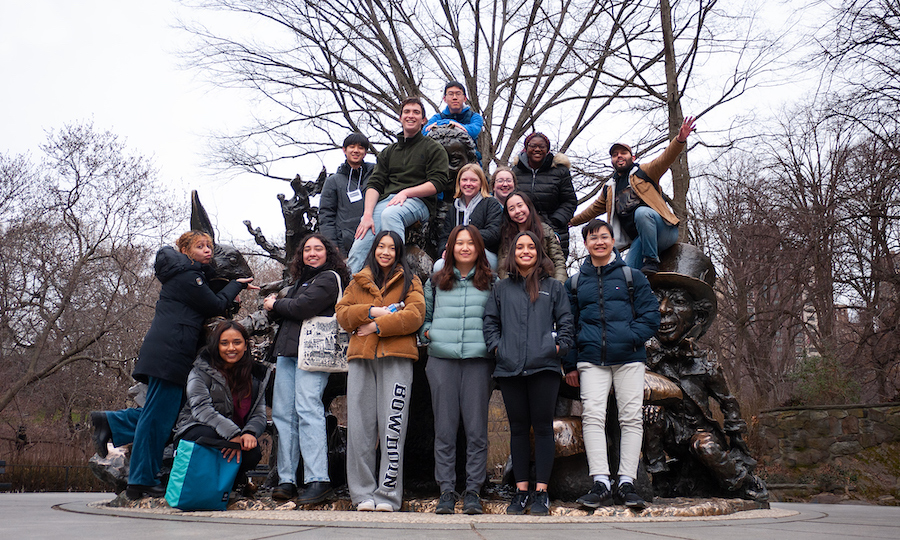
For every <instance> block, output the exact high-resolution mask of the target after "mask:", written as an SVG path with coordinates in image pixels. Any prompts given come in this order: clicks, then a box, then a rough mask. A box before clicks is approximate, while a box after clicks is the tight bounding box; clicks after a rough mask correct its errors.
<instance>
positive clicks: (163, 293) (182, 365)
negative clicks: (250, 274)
mask: <svg viewBox="0 0 900 540" xmlns="http://www.w3.org/2000/svg"><path fill="white" fill-rule="evenodd" d="M154 269H155V271H156V278H157V279H158V280H159V281H160V282H161V283H162V290H160V291H159V300H157V302H156V313H155V314H154V315H153V322H152V323H151V324H150V330H149V331H148V332H147V335H146V336H144V343H143V344H142V345H141V352H140V356H139V357H138V361H137V366H135V368H134V373H133V374H132V376H133V377H134V378H135V380H138V381H140V382H147V380H148V379H147V378H148V377H156V378H157V379H162V380H164V381H166V382H170V383H172V384H177V385H179V386H184V384H185V382H186V381H187V376H188V373H189V372H190V371H191V365H192V364H193V363H194V358H196V357H197V350H198V349H200V347H201V345H202V343H201V337H202V336H201V334H202V332H201V329H202V326H203V320H204V319H207V318H209V317H215V316H217V315H222V314H224V313H225V308H226V307H227V306H228V305H229V304H230V303H231V302H232V301H233V300H234V298H235V297H236V296H237V295H238V293H239V292H241V290H242V289H244V288H245V287H246V285H245V284H243V283H238V282H237V281H229V282H228V284H227V285H225V287H223V288H222V290H221V291H219V292H218V293H214V292H213V291H212V289H210V288H209V283H208V281H207V280H208V276H207V275H206V273H207V272H208V271H209V267H208V266H206V265H201V264H200V263H197V262H194V261H192V260H191V259H189V258H188V257H187V255H184V254H183V253H179V252H178V251H176V250H175V249H174V248H172V247H168V246H166V247H164V248H162V249H160V250H159V251H158V252H157V253H156V264H155V265H154Z"/></svg>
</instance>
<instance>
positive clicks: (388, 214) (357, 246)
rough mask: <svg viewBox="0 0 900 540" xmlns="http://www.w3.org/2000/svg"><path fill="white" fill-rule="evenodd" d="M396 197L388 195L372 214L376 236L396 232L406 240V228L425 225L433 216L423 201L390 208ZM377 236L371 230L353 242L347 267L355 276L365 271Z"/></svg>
mask: <svg viewBox="0 0 900 540" xmlns="http://www.w3.org/2000/svg"><path fill="white" fill-rule="evenodd" d="M393 198H394V195H388V196H387V198H385V199H384V200H381V201H378V204H376V205H375V210H374V212H372V221H374V222H375V234H377V233H380V232H381V231H385V230H388V231H394V232H395V233H397V234H399V235H400V238H401V239H403V240H404V241H405V240H406V228H407V227H409V226H410V225H412V224H413V223H415V222H417V221H421V222H422V223H423V224H424V223H425V222H426V221H428V219H429V218H430V217H431V214H430V213H429V212H428V206H426V205H425V203H424V202H422V200H421V199H416V198H411V199H406V200H405V201H403V204H395V205H394V206H388V203H389V202H391V199H393ZM375 234H373V233H372V231H371V230H368V231H366V234H365V236H363V237H362V238H357V239H356V240H354V241H353V247H351V248H350V253H349V255H348V256H347V267H349V268H350V272H351V273H353V274H355V273H357V272H359V271H360V270H362V269H363V266H365V264H366V256H367V255H368V254H369V250H370V249H372V244H374V243H375Z"/></svg>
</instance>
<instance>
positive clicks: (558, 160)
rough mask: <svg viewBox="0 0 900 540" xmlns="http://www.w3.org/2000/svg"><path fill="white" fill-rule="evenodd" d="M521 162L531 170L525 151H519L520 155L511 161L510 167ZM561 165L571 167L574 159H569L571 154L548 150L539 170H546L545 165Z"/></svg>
mask: <svg viewBox="0 0 900 540" xmlns="http://www.w3.org/2000/svg"><path fill="white" fill-rule="evenodd" d="M548 158H549V159H548ZM520 162H521V163H522V168H525V169H528V170H529V171H530V170H531V167H530V166H529V165H528V157H527V156H526V155H525V152H519V155H518V156H514V157H513V158H512V161H510V162H509V165H510V167H518V166H519V163H520ZM548 163H549V165H548ZM559 166H563V167H565V168H567V169H571V168H572V161H571V160H570V159H569V156H567V155H565V154H563V153H562V152H557V153H555V154H554V153H552V152H548V153H547V156H546V157H544V163H542V164H541V166H540V168H539V169H538V170H544V169H545V167H546V168H547V169H550V168H553V167H559Z"/></svg>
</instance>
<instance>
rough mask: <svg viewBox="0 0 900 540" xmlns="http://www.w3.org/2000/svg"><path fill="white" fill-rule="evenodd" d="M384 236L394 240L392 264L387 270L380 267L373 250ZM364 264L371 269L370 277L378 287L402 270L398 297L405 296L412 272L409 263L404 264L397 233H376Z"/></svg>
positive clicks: (401, 242) (403, 248) (403, 255)
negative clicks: (400, 288)
mask: <svg viewBox="0 0 900 540" xmlns="http://www.w3.org/2000/svg"><path fill="white" fill-rule="evenodd" d="M385 236H390V237H391V240H393V241H394V264H393V266H391V267H390V269H388V271H387V272H385V271H384V270H382V269H381V266H380V265H379V264H378V261H377V260H376V259H375V250H376V249H378V242H381V239H382V238H384V237H385ZM366 266H368V267H369V270H371V271H372V279H373V280H374V281H375V285H377V286H378V287H379V288H380V287H384V286H385V285H387V282H388V279H390V277H391V276H393V275H394V273H395V272H398V271H399V272H403V292H401V293H400V298H401V300H402V299H404V298H406V293H408V292H409V288H410V287H412V281H413V272H412V270H410V269H409V265H408V264H406V249H405V246H404V244H403V240H402V239H401V238H400V235H399V234H397V233H395V232H394V231H387V230H385V231H381V232H380V233H378V234H376V235H375V241H374V242H372V249H370V250H369V254H368V255H366Z"/></svg>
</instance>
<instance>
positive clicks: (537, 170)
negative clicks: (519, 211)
mask: <svg viewBox="0 0 900 540" xmlns="http://www.w3.org/2000/svg"><path fill="white" fill-rule="evenodd" d="M514 162H515V163H514V166H513V169H514V170H515V172H516V184H517V188H516V189H518V190H519V191H524V192H525V193H527V194H528V195H529V196H530V197H531V201H532V202H533V203H534V207H535V208H536V209H537V211H538V214H539V215H540V216H541V219H542V220H543V221H544V223H547V224H548V225H550V227H552V228H553V231H554V232H556V234H557V235H558V236H559V243H560V245H561V246H562V249H563V255H564V256H566V257H568V256H569V220H570V219H572V217H573V216H574V215H575V207H576V206H578V196H577V195H576V194H575V187H574V186H573V185H572V174H571V173H570V172H569V166H570V162H569V158H568V157H566V155H565V154H562V153H556V154H555V155H554V154H551V153H550V139H548V138H547V136H546V135H544V134H543V133H538V132H534V133H532V134H531V135H529V136H528V137H525V148H524V149H523V150H522V153H521V154H519V157H518V160H514Z"/></svg>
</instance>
